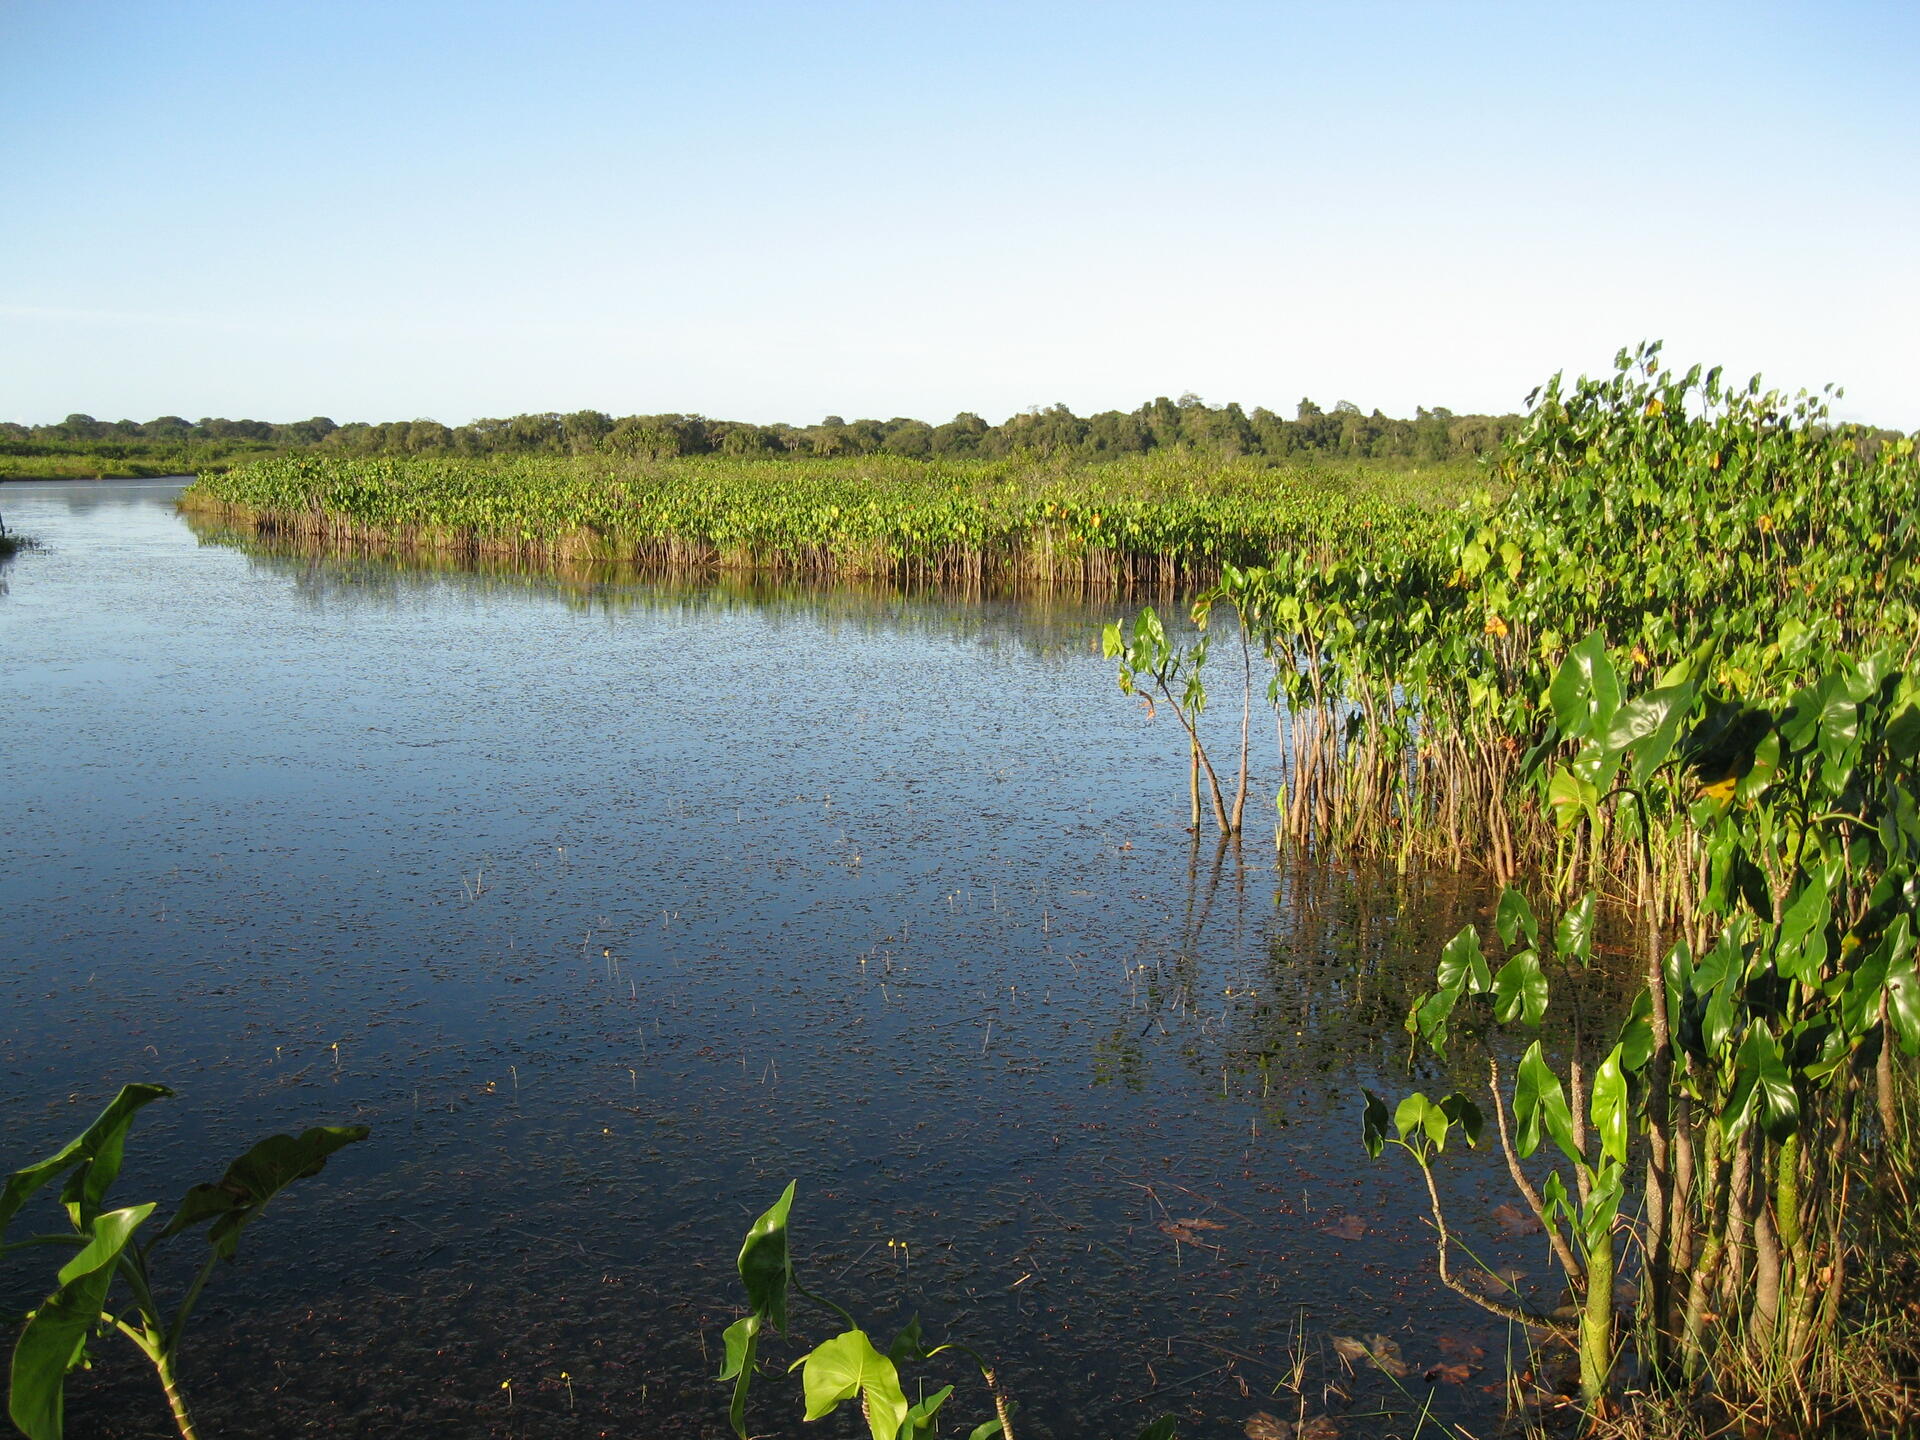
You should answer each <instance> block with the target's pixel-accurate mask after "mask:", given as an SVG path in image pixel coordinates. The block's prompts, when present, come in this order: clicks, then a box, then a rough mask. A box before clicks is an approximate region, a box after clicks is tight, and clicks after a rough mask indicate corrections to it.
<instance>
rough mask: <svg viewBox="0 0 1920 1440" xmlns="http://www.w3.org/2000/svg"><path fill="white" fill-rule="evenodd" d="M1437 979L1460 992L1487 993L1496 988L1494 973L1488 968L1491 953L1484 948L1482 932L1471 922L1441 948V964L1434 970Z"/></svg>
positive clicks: (1443, 987) (1447, 987)
mask: <svg viewBox="0 0 1920 1440" xmlns="http://www.w3.org/2000/svg"><path fill="white" fill-rule="evenodd" d="M1433 978H1434V983H1435V984H1436V985H1438V986H1439V987H1440V988H1441V989H1442V990H1451V991H1453V992H1455V993H1456V994H1459V993H1461V992H1463V991H1464V992H1465V993H1466V994H1468V995H1484V994H1485V993H1486V992H1487V991H1489V990H1491V989H1492V988H1493V976H1492V974H1491V973H1490V972H1489V971H1488V969H1487V957H1486V955H1485V954H1484V953H1482V951H1481V949H1480V935H1479V932H1478V931H1476V930H1475V929H1474V928H1473V927H1472V926H1471V925H1468V926H1466V927H1465V928H1464V929H1462V930H1461V932H1460V933H1459V934H1458V935H1456V936H1454V937H1453V939H1451V940H1449V941H1448V942H1447V945H1446V948H1445V949H1444V950H1442V951H1441V952H1440V964H1439V965H1438V967H1437V968H1436V969H1435V971H1434V977H1433Z"/></svg>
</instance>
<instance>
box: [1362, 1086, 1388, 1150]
mask: <svg viewBox="0 0 1920 1440" xmlns="http://www.w3.org/2000/svg"><path fill="white" fill-rule="evenodd" d="M1360 1093H1361V1094H1363V1095H1365V1096H1366V1097H1367V1103H1366V1107H1365V1109H1364V1110H1362V1111H1361V1115H1360V1135H1361V1138H1362V1140H1363V1141H1364V1142H1365V1143H1366V1147H1367V1154H1368V1155H1370V1156H1371V1157H1372V1158H1374V1159H1375V1160H1378V1159H1379V1158H1380V1150H1381V1147H1383V1146H1384V1145H1385V1144H1386V1142H1387V1118H1388V1117H1387V1102H1386V1101H1384V1100H1382V1099H1381V1098H1380V1097H1379V1096H1378V1095H1376V1094H1374V1093H1373V1091H1371V1090H1362V1091H1361V1092H1360Z"/></svg>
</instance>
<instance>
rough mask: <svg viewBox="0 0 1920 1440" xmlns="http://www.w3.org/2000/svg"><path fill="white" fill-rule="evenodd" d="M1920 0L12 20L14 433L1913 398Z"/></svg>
mask: <svg viewBox="0 0 1920 1440" xmlns="http://www.w3.org/2000/svg"><path fill="white" fill-rule="evenodd" d="M1917 61H1920V6H1914V5H1912V4H1886V5H1869V4H1849V3H1829V4H1820V5H1814V4H1805V5H1768V4H1764V3H1761V4H1755V3H1745V4H1738V5H1730V4H1729V5H1722V4H1679V5H1675V4H1672V3H1666V4H1661V5H1640V4H1631V3H1608V4H1603V5H1598V4H1597V5H1568V4H1552V3H1548V0H1534V3H1529V4H1481V3H1473V0H1452V3H1419V0H1385V3H1372V0H1355V3H1344V4H1287V3H1269V4H1208V3H1189V4H1183V5H1172V4H1157V5H1149V4H1134V3H1128V0H1110V3H1098V4H1092V3H1087V4H1048V3H1032V4H1028V5H1002V4H996V3H969V4H944V3H928V4H920V3H912V0H896V3H892V4H800V3H790V4H745V3H733V0H706V3H698V4H688V3H684V0H683V3H678V4H674V5H654V4H625V5H613V4H602V5H590V4H580V3H569V0H560V3H549V4H543V5H538V6H535V5H506V4H486V3H471V0H470V3H461V4H434V3H408V0H387V3H380V4H355V3H343V0H328V3H325V4H300V3H279V0H276V3H261V0H247V3H193V0H168V3H156V0H145V3H138V4H130V3H88V0H57V3H53V0H9V3H5V4H0V163H3V164H4V167H5V168H4V177H5V178H4V187H5V188H4V192H0V193H4V195H5V197H6V198H5V200H4V202H0V418H13V419H23V420H34V421H42V420H50V419H58V418H59V417H60V416H62V415H65V414H66V413H68V412H69V411H72V410H84V411H86V412H88V413H91V414H94V415H98V416H102V417H106V418H119V417H120V416H123V415H126V416H132V417H134V418H139V419H145V418H148V417H150V416H153V415H157V414H163V413H179V414H184V415H187V416H189V417H197V416H200V415H209V414H224V415H233V416H239V415H247V416H253V417H256V418H265V419H292V418H299V417H303V416H306V415H310V414H316V413H318V414H328V415H331V416H333V417H334V418H335V419H337V420H346V419H392V418H412V417H415V416H432V417H434V418H437V419H440V420H443V421H446V422H448V423H458V422H461V421H464V420H467V419H469V418H471V417H473V416H475V415H483V414H506V413H513V412H516V411H523V410H546V409H560V410H571V409H578V408H582V407H589V406H590V407H594V408H598V409H604V410H608V411H612V412H614V413H631V412H654V411H666V410H676V411H691V412H698V413H703V414H708V415H714V416H722V417H727V418H737V419H749V420H758V421H763V422H765V421H773V420H789V421H794V422H798V423H806V422H811V421H814V420H817V419H819V418H820V417H821V416H822V415H824V414H827V413H836V414H841V415H845V416H848V417H852V416H856V415H871V416H878V417H882V418H884V417H887V416H892V415H900V414H905V415H916V416H920V417H923V418H928V419H932V420H936V421H938V420H942V419H945V418H947V417H949V416H951V415H952V414H953V413H954V412H955V411H957V410H962V409H968V410H976V411H979V412H980V413H982V414H984V415H986V416H987V417H988V418H989V419H993V420H998V419H1001V418H1003V417H1004V416H1005V415H1007V414H1009V413H1011V412H1013V411H1015V410H1019V409H1023V408H1025V407H1027V406H1029V405H1035V404H1051V403H1053V402H1056V401H1064V402H1066V403H1067V404H1069V405H1071V406H1073V408H1075V409H1076V410H1079V411H1082V412H1085V411H1089V410H1095V409H1104V408H1109V407H1124V408H1131V407H1132V406H1134V405H1137V404H1139V403H1140V402H1141V401H1143V400H1146V399H1149V398H1151V397H1152V396H1154V395H1160V394H1166V395H1178V394H1180V393H1182V392H1184V391H1189V390H1190V391H1194V392H1197V393H1199V394H1200V395H1202V396H1204V397H1206V398H1207V399H1208V400H1211V401H1214V402H1220V401H1224V400H1228V399H1237V400H1240V401H1241V402H1242V403H1244V404H1247V405H1249V406H1251V405H1254V404H1266V405H1268V406H1270V407H1273V408H1276V409H1282V410H1285V411H1287V412H1288V413H1291V407H1292V406H1293V404H1294V403H1295V402H1296V401H1297V400H1298V399H1299V398H1300V397H1301V396H1302V395H1311V396H1312V397H1313V398H1314V399H1316V400H1318V401H1319V402H1320V403H1321V404H1323V405H1331V404H1332V403H1333V402H1334V401H1336V400H1341V399H1347V400H1352V401H1354V402H1355V403H1358V404H1360V405H1361V406H1362V407H1364V408H1368V409H1371V408H1373V407H1375V406H1378V407H1380V408H1381V409H1384V410H1386V411H1387V412H1388V413H1389V414H1407V413H1411V411H1412V409H1413V407H1414V406H1415V405H1416V404H1427V405H1436V404H1439V405H1448V406H1450V407H1452V408H1453V409H1455V410H1463V411H1464V410H1505V409H1512V408H1517V407H1518V406H1519V405H1520V404H1521V401H1522V399H1523V397H1524V395H1525V394H1526V392H1527V391H1528V390H1529V389H1531V388H1532V387H1533V386H1534V385H1535V384H1537V383H1538V382H1539V381H1540V380H1542V379H1544V378H1545V377H1546V376H1547V375H1548V374H1549V373H1551V372H1552V371H1554V370H1556V369H1561V368H1565V369H1568V370H1582V369H1586V370H1592V369H1597V368H1601V367H1604V366H1605V365H1606V364H1607V363H1608V361H1609V360H1610V357H1611V356H1612V354H1613V352H1614V351H1615V349H1617V348H1618V347H1619V346H1620V345H1622V344H1629V343H1632V342H1634V341H1636V340H1639V339H1641V338H1643V337H1664V338H1665V340H1666V342H1667V349H1668V354H1669V356H1670V357H1671V358H1673V359H1675V360H1678V361H1681V362H1682V363H1685V362H1689V361H1692V360H1695V359H1699V360H1703V361H1706V362H1708V363H1723V364H1725V365H1726V366H1727V368H1728V369H1729V370H1730V371H1735V372H1739V373H1742V374H1745V373H1748V372H1751V371H1754V370H1759V371H1762V372H1764V373H1765V374H1766V376H1767V378H1768V379H1769V380H1770V381H1772V382H1774V383H1776V384H1781V385H1785V386H1788V387H1798V386H1801V385H1809V386H1817V385H1819V384H1821V383H1824V382H1827V381H1839V382H1842V383H1844V384H1845V385H1846V387H1847V392H1848V393H1847V398H1846V400H1845V401H1844V402H1843V405H1842V410H1843V413H1846V414H1848V415H1850V416H1852V417H1854V418H1860V419H1867V420H1872V421H1876V422H1878V423H1882V424H1890V425H1896V426H1899V427H1901V428H1905V429H1912V428H1915V427H1920V346H1916V344H1915V343H1914V337H1915V335H1916V333H1920V239H1916V237H1920V195H1917V194H1916V186H1915V184H1914V175H1915V173H1916V171H1920V87H1916V86H1915V85H1914V83H1913V75H1914V73H1915V65H1916V62H1917Z"/></svg>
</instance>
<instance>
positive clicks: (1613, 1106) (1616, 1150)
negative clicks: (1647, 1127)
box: [1587, 1045, 1627, 1165]
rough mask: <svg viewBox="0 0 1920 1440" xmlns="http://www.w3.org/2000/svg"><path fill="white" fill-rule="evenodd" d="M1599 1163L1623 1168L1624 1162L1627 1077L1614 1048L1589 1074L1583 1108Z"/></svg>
mask: <svg viewBox="0 0 1920 1440" xmlns="http://www.w3.org/2000/svg"><path fill="white" fill-rule="evenodd" d="M1587 1110H1588V1114H1589V1115H1590V1116H1591V1118H1592V1120H1593V1133H1594V1136H1595V1138H1596V1139H1598V1140H1599V1142H1600V1154H1601V1157H1602V1158H1603V1159H1606V1160H1612V1161H1615V1162H1617V1163H1619V1164H1622V1165H1624V1164H1625V1163H1626V1160H1627V1077H1626V1075H1625V1074H1624V1073H1623V1072H1622V1070H1621V1068H1620V1046H1618V1045H1616V1046H1614V1047H1613V1049H1612V1050H1610V1051H1609V1052H1608V1053H1607V1058H1606V1059H1605V1060H1602V1061H1601V1062H1600V1068H1599V1069H1598V1070H1596V1071H1594V1072H1593V1087H1592V1099H1591V1101H1590V1103H1589V1105H1588V1107H1587Z"/></svg>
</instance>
